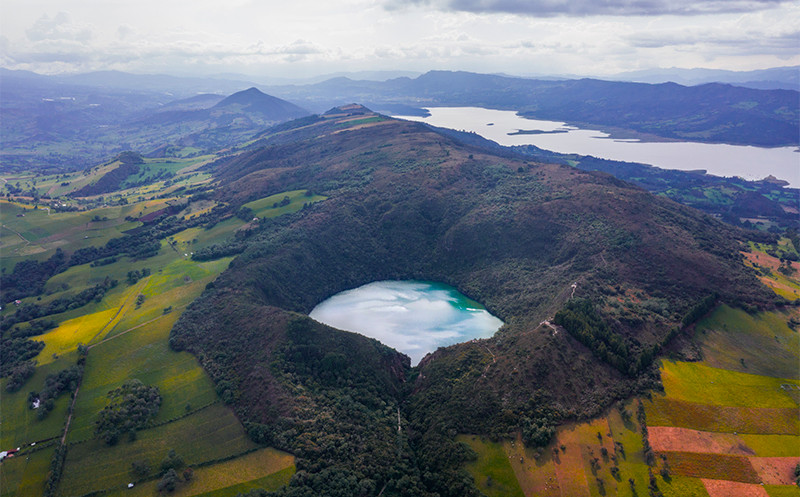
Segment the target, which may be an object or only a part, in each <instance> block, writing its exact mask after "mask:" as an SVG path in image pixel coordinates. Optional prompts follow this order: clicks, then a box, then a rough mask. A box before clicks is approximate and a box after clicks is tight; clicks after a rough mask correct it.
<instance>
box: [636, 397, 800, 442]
mask: <svg viewBox="0 0 800 497" xmlns="http://www.w3.org/2000/svg"><path fill="white" fill-rule="evenodd" d="M644 405H645V409H646V411H647V420H648V423H649V424H650V425H651V426H678V427H681V428H691V429H693V430H700V431H714V432H720V433H733V432H737V433H740V434H741V433H751V434H785V435H794V434H797V433H800V421H799V420H798V416H797V408H796V407H794V408H789V407H784V408H756V407H731V406H714V405H707V404H697V403H692V402H685V401H681V400H674V399H669V398H666V397H664V396H661V395H654V396H653V399H652V401H649V400H646V401H645V402H644Z"/></svg>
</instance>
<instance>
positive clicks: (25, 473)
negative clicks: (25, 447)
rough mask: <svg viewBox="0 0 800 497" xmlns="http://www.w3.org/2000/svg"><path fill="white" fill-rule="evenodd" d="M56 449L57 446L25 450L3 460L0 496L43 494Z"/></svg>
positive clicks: (0, 473) (0, 470)
mask: <svg viewBox="0 0 800 497" xmlns="http://www.w3.org/2000/svg"><path fill="white" fill-rule="evenodd" d="M54 451H55V447H49V448H47V449H43V450H38V451H35V452H23V453H22V454H20V455H19V456H17V457H13V458H11V459H6V460H5V461H3V462H2V466H0V496H2V497H28V496H31V495H41V494H42V492H44V485H45V481H46V480H47V472H48V471H49V470H50V460H51V459H52V458H53V452H54Z"/></svg>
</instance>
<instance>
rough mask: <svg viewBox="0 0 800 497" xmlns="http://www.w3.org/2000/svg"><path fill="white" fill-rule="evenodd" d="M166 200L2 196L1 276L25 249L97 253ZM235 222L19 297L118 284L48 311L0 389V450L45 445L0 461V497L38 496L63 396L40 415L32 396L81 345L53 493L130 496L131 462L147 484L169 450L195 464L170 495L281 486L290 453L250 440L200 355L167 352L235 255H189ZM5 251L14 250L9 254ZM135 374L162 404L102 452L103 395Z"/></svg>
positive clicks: (272, 211)
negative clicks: (91, 203)
mask: <svg viewBox="0 0 800 497" xmlns="http://www.w3.org/2000/svg"><path fill="white" fill-rule="evenodd" d="M152 166H153V167H151V168H149V169H151V170H155V171H156V173H157V169H158V168H161V169H164V170H167V171H171V170H170V168H177V167H178V164H156V163H153V164H152ZM162 166H163V167H162ZM190 166H191V164H190ZM181 167H186V164H183V165H182V166H181ZM101 169H102V168H101ZM190 169H191V167H190ZM143 174H144V173H143ZM147 174H150V173H147ZM79 183H80V182H79ZM83 183H86V182H83ZM73 184H74V183H73ZM48 185H49V183H44V184H43V183H40V186H42V187H43V188H44V187H47V188H49V189H53V188H54V187H53V186H52V185H51V186H48ZM148 188H150V187H147V188H134V189H133V190H132V191H131V192H130V193H129V198H132V199H133V198H135V196H136V195H137V194H141V193H143V192H145V191H150V192H157V191H158V188H155V189H149V190H148ZM55 189H57V188H55ZM304 193H305V191H304V190H300V191H296V192H287V193H286V194H279V196H276V199H277V200H274V199H273V198H272V197H270V198H267V199H262V200H261V201H257V202H262V203H264V207H263V211H264V212H263V213H261V214H262V215H264V216H268V217H271V216H277V215H281V214H284V213H288V212H294V211H296V210H299V209H301V208H302V206H303V204H304V203H306V202H312V201H319V200H322V199H323V197H319V196H311V197H307V196H305V195H304ZM284 196H289V197H290V202H289V203H288V204H287V205H283V206H279V207H277V208H274V207H272V203H274V202H276V201H277V202H280V201H281V200H282V199H283V198H284ZM167 202H169V200H168V199H166V200H164V199H161V200H142V201H137V202H134V203H129V204H126V205H121V206H114V207H101V208H95V209H92V210H88V211H82V212H67V213H53V212H50V211H48V210H45V209H31V208H30V206H26V205H23V204H15V203H10V202H6V201H2V202H0V213H2V221H3V231H2V233H0V244H2V245H0V246H2V248H3V250H4V254H3V255H4V257H3V267H5V268H7V270H9V269H10V268H12V267H13V263H14V262H15V261H17V260H20V259H21V258H22V257H23V256H25V257H29V256H30V254H31V253H34V254H36V256H37V258H38V259H39V260H43V259H45V258H47V257H49V256H50V255H51V254H52V253H54V251H55V249H56V248H57V247H62V248H63V249H64V250H67V251H68V252H70V251H73V250H75V249H77V248H81V247H85V246H87V245H90V244H91V245H94V246H100V245H102V244H104V243H105V242H106V241H107V240H109V239H110V238H114V237H119V236H124V235H123V234H122V231H123V230H126V229H131V228H135V227H137V226H140V225H141V223H140V222H136V221H133V222H132V221H129V220H123V218H124V217H126V216H129V218H128V219H131V218H136V217H139V216H143V215H146V214H147V213H148V212H154V211H157V210H159V209H162V208H164V207H165V206H166V205H167ZM267 204H269V205H267ZM201 207H202V206H201ZM212 207H213V204H212V205H210V206H208V208H201V209H199V210H196V211H194V214H195V215H197V214H202V213H203V212H208V211H209V210H210V208H212ZM17 214H24V217H23V216H19V217H18V216H17ZM243 224H244V222H243V221H242V220H240V219H238V218H230V219H228V220H225V221H222V222H220V223H216V225H215V226H214V227H212V228H211V229H202V228H190V229H188V230H186V231H184V232H179V233H177V234H176V235H174V236H172V237H169V238H165V239H163V240H161V249H160V250H159V252H158V253H157V254H156V255H154V256H151V257H148V258H146V259H143V260H132V259H131V258H129V257H126V256H123V257H119V258H118V259H117V260H116V261H114V262H111V263H110V264H103V265H98V266H96V267H91V266H90V265H89V264H82V265H76V266H72V267H69V268H68V269H66V270H65V271H63V272H61V273H58V274H55V275H54V276H52V277H51V278H49V280H48V281H47V282H46V284H45V290H46V293H45V294H43V295H41V296H39V297H28V298H24V299H22V301H23V302H24V303H31V304H36V305H46V304H48V303H50V302H53V301H55V300H56V299H61V298H66V299H69V298H72V297H73V296H75V295H77V294H78V293H79V292H80V291H81V290H83V289H86V288H90V287H92V286H94V285H97V284H100V283H103V281H105V280H106V279H109V280H116V281H117V284H116V286H114V287H113V288H110V289H109V290H108V291H107V292H106V293H105V294H104V295H103V296H102V299H101V300H100V299H98V300H96V301H95V300H93V301H90V302H89V303H88V304H86V305H83V306H80V307H74V308H69V310H67V311H65V312H62V313H60V314H53V315H50V316H47V319H52V320H53V321H55V323H56V327H55V328H53V329H50V330H46V331H45V332H44V333H43V334H41V335H39V336H36V337H34V340H38V341H41V342H43V343H44V344H45V346H44V349H43V350H42V352H41V353H40V354H39V355H38V356H37V357H36V361H37V367H36V368H35V372H34V375H33V376H32V377H31V378H30V379H29V380H28V381H27V382H26V384H25V386H24V387H23V388H22V389H21V390H20V391H17V392H15V393H6V392H5V389H4V392H3V398H2V402H0V423H2V424H1V425H0V426H1V427H2V429H0V443H2V447H3V448H7V447H16V446H24V445H26V444H30V443H31V442H39V445H40V446H41V447H42V450H37V451H34V452H31V451H30V448H28V449H27V450H23V451H22V452H21V454H20V456H19V457H18V458H11V459H9V460H7V461H5V462H4V463H3V466H2V471H0V473H2V474H1V475H0V478H2V482H1V483H2V486H0V495H2V496H3V497H5V496H12V495H13V496H23V495H24V496H27V495H40V494H41V493H42V491H43V490H44V482H45V479H46V478H47V476H48V468H49V466H50V461H51V459H52V457H53V454H54V447H55V444H56V443H57V442H58V441H59V440H60V437H61V434H62V433H63V431H64V425H65V419H66V417H67V410H68V407H69V405H70V403H71V399H70V392H67V393H66V394H64V395H61V396H60V397H59V398H58V399H57V400H56V401H55V405H54V409H53V410H52V411H51V412H50V413H49V415H48V416H47V417H45V418H44V419H43V420H39V419H37V414H38V411H36V410H34V409H31V408H30V403H29V401H28V392H29V391H39V390H41V389H42V388H43V386H44V380H45V377H46V376H47V375H48V374H54V373H57V372H59V371H61V370H64V369H66V368H68V367H70V366H72V365H74V364H75V363H76V361H78V359H79V355H78V353H77V348H78V345H79V344H85V345H88V349H87V354H86V356H85V357H82V358H81V361H80V363H81V364H82V365H83V366H82V367H83V378H82V382H81V385H80V388H79V389H78V390H77V395H76V397H75V402H74V413H73V416H72V418H71V423H70V425H69V430H68V432H67V439H66V440H67V443H68V450H67V456H66V460H65V469H64V471H63V474H62V478H61V480H60V484H59V487H58V491H57V495H59V496H77V495H84V494H87V493H90V492H95V491H105V490H109V491H111V492H112V493H113V492H114V491H115V489H120V491H124V493H125V494H126V495H132V494H130V493H127V492H128V491H127V488H126V486H127V483H128V482H129V481H131V480H132V479H135V478H134V477H133V476H132V475H131V464H132V463H133V462H136V461H146V462H147V463H148V464H149V465H150V467H151V468H153V471H154V473H153V477H155V475H156V472H157V471H158V467H159V464H160V461H161V460H162V459H163V458H164V457H165V455H166V454H167V452H168V451H169V450H170V449H175V450H176V452H177V453H178V454H179V455H180V456H181V457H182V458H183V459H184V461H185V462H186V464H188V465H190V466H192V467H193V468H194V469H195V476H196V477H195V478H194V479H193V480H192V482H191V484H186V485H184V486H183V487H181V488H180V489H179V490H178V492H177V495H197V494H207V495H214V496H220V497H225V496H228V495H230V496H234V495H236V494H237V493H238V492H241V491H248V490H250V489H254V488H268V489H277V488H279V487H281V486H283V485H285V484H286V483H287V482H288V480H289V478H291V476H292V475H293V474H294V472H295V469H294V458H293V456H291V455H289V454H285V453H282V452H279V451H277V450H274V449H270V448H266V447H260V446H258V445H257V444H255V443H254V442H252V441H251V440H250V439H249V438H248V437H247V436H246V434H245V431H244V427H243V426H242V425H241V423H240V422H239V420H238V419H237V418H236V417H235V416H234V414H233V412H232V411H231V410H230V409H228V408H227V407H225V406H223V405H222V404H221V403H220V401H219V399H218V396H217V394H216V392H215V390H214V384H213V382H212V381H211V379H210V378H209V377H208V375H207V374H206V373H205V371H203V369H202V368H201V367H200V365H199V363H198V362H197V359H196V358H195V357H194V356H192V355H191V354H189V353H188V352H180V353H178V352H174V351H172V350H170V348H169V345H168V338H169V333H170V330H171V328H172V326H173V325H174V323H175V322H176V321H177V319H178V318H179V317H180V315H181V313H182V312H183V310H184V309H185V308H186V306H187V305H188V304H189V303H191V302H192V301H193V300H194V299H196V298H197V297H198V296H199V295H200V294H201V293H202V291H203V289H204V288H205V286H206V285H207V284H208V283H210V282H212V281H213V280H214V279H215V278H216V277H217V276H218V275H219V274H220V273H221V272H222V271H223V270H224V269H225V268H226V267H227V266H228V264H229V262H230V261H231V259H232V258H231V257H226V258H218V259H214V260H210V261H203V262H198V261H194V260H192V259H191V252H193V251H194V250H196V249H197V248H201V247H204V246H208V245H210V244H214V243H222V242H224V241H225V240H226V239H227V238H228V237H230V236H232V235H233V234H234V232H235V231H236V230H237V229H238V228H239V227H241V226H242V225H243ZM6 250H9V251H15V252H13V253H11V254H10V255H11V256H10V257H8V256H7V255H6V254H7V253H6V252H5V251H6ZM16 253H19V255H14V254H16ZM144 269H147V273H146V274H144V273H140V276H139V277H138V278H135V279H133V280H132V279H131V276H130V272H131V271H140V272H141V271H142V270H144ZM10 307H11V308H10V309H4V310H3V311H2V315H4V316H5V315H10V314H12V313H13V312H14V309H13V306H10ZM131 378H136V379H138V380H140V381H142V382H143V383H144V384H146V385H152V386H155V387H158V389H159V393H160V395H161V397H162V402H161V405H160V408H159V410H158V413H157V415H156V416H155V417H154V418H153V419H152V420H151V421H150V423H149V424H148V426H147V427H145V428H144V429H142V430H139V431H138V432H136V437H135V440H129V437H128V436H127V435H125V436H123V437H121V439H120V441H119V443H118V444H116V445H114V446H108V445H106V444H105V443H104V442H103V441H101V440H100V439H98V438H96V436H95V432H94V428H95V420H96V416H97V413H98V412H99V411H100V410H101V409H103V407H104V406H105V405H106V404H107V402H108V398H107V394H108V392H109V391H111V390H113V389H115V388H117V387H119V386H120V385H121V384H122V383H123V382H125V381H126V380H128V379H131ZM7 382H8V380H7V379H3V380H1V381H0V387H3V388H4V387H5V385H6V384H7ZM73 393H74V392H73ZM48 440H50V441H49V442H48ZM48 443H49V444H51V445H50V446H49V447H48V446H47V444H48ZM29 455H30V457H29ZM198 465H201V466H198ZM155 483H156V480H153V479H151V480H150V481H149V482H145V483H143V484H142V485H141V486H138V487H136V492H140V493H141V492H145V493H147V492H149V493H148V495H151V494H152V493H153V487H154V485H155ZM148 488H149V489H150V490H148Z"/></svg>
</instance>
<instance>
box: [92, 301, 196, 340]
mask: <svg viewBox="0 0 800 497" xmlns="http://www.w3.org/2000/svg"><path fill="white" fill-rule="evenodd" d="M185 307H186V306H185V305H182V306H179V307H178V309H182V308H185ZM164 316H166V314H162V315H160V316H157V317H154V318H153V319H151V320H149V321H145V322H144V323H139V324H137V325H136V326H133V327H131V328H128V329H127V330H125V331H120V332H119V333H117V334H116V335H114V336H111V337H108V338H104V339H103V340H100V341H99V342H97V343H93V344H92V345H89V348H90V349H91V348H92V347H96V346H97V345H100V344H103V343H106V342H108V341H110V340H113V339H115V338H117V337H120V336H122V335H124V334H126V333H129V332H131V331H133V330H136V329H139V328H141V327H142V326H146V325H148V324H150V323H153V322H155V321H158V320H159V319H163V318H164ZM110 331H111V330H109V332H110Z"/></svg>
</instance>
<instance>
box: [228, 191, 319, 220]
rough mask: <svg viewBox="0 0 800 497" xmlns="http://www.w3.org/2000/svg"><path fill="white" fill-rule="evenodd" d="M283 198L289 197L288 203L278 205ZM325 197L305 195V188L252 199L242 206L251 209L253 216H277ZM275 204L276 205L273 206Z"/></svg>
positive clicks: (295, 210)
mask: <svg viewBox="0 0 800 497" xmlns="http://www.w3.org/2000/svg"><path fill="white" fill-rule="evenodd" d="M285 198H288V199H289V203H287V204H286V205H280V204H281V202H282V201H283V200H284V199H285ZM326 198H327V197H323V196H322V195H308V196H307V195H306V190H293V191H290V192H283V193H278V194H276V195H270V196H269V197H265V198H262V199H259V200H254V201H252V202H248V203H246V204H244V206H245V207H247V208H248V209H252V210H253V217H277V216H280V215H283V214H288V213H290V212H297V211H299V210H300V209H302V208H303V204H306V203H309V204H311V203H314V202H319V201H321V200H325V199H326ZM275 204H278V205H276V206H275V207H273V205H275Z"/></svg>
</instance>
